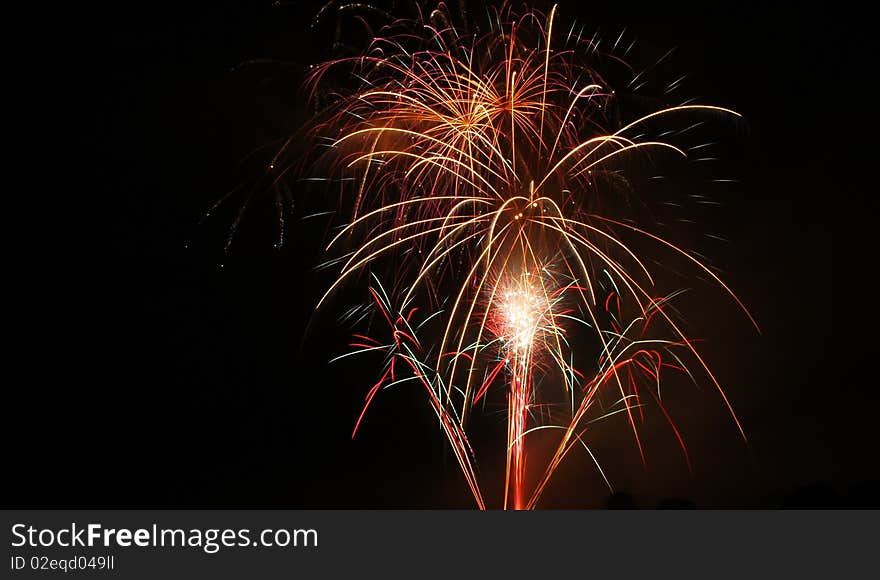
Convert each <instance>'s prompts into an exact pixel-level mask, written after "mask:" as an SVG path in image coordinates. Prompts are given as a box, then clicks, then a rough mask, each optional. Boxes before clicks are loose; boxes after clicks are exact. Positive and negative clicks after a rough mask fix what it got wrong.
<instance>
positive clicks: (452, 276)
mask: <svg viewBox="0 0 880 580" xmlns="http://www.w3.org/2000/svg"><path fill="white" fill-rule="evenodd" d="M452 20H453V18H452V16H451V15H449V14H448V13H447V12H446V11H445V9H444V8H443V7H442V6H441V7H440V8H438V9H437V10H435V11H433V12H431V13H430V14H429V15H428V16H427V17H419V18H416V19H407V20H392V21H391V23H390V24H388V25H387V26H385V27H384V28H383V29H382V30H381V31H380V32H378V33H377V34H376V35H375V37H374V38H373V39H372V41H371V43H370V45H369V48H368V49H367V50H366V51H365V52H364V53H362V54H358V55H357V56H353V57H346V58H341V59H337V60H333V61H329V62H326V63H324V64H322V65H320V66H317V67H315V68H314V69H313V73H312V75H311V77H310V81H309V83H310V86H311V87H313V88H314V89H315V91H317V88H318V87H322V86H324V85H325V84H327V83H328V82H329V81H328V78H330V77H332V76H339V75H340V73H341V74H342V76H343V77H346V78H351V79H357V81H358V82H357V86H355V87H351V88H350V89H348V90H338V91H336V92H335V93H334V96H333V99H332V100H330V102H329V104H328V105H327V107H326V110H325V112H324V114H323V116H322V119H321V122H320V123H317V124H316V125H315V127H314V129H313V141H312V142H315V143H322V144H324V145H326V147H325V148H324V149H323V151H324V153H323V154H322V156H321V159H320V160H319V163H320V164H323V165H321V167H323V168H324V169H323V170H324V171H325V172H326V174H327V175H328V180H330V179H335V180H338V182H339V183H340V184H342V187H343V191H344V195H345V196H346V200H348V201H347V203H348V204H350V205H349V207H350V219H349V220H348V223H346V224H345V225H344V226H343V227H342V228H341V229H340V231H339V232H338V233H336V235H335V236H334V237H333V238H332V240H330V242H329V244H328V246H327V251H328V252H329V253H330V254H332V257H331V259H329V260H328V262H327V264H326V265H327V266H332V267H338V268H339V275H338V277H337V278H336V279H335V280H334V281H333V282H332V284H330V286H329V288H328V289H327V292H326V293H325V294H324V296H323V297H322V298H321V299H320V301H319V304H318V306H319V307H320V306H321V305H323V304H324V303H325V302H326V300H327V299H328V298H329V297H330V296H331V295H332V294H333V293H334V291H336V290H337V289H338V288H340V287H341V286H343V285H344V284H346V283H347V282H349V281H352V280H354V279H357V278H359V277H361V276H362V275H363V274H364V273H366V272H372V273H373V283H372V284H371V288H370V293H371V297H372V298H371V305H372V307H373V308H374V309H375V312H377V313H378V314H379V316H380V319H381V320H382V321H384V325H385V326H386V327H387V328H388V331H389V333H388V334H387V335H386V334H383V335H382V336H379V335H373V336H368V335H367V334H359V335H356V340H354V341H353V343H352V346H353V348H355V349H356V350H354V351H353V352H352V353H350V354H357V353H366V352H374V353H375V352H381V353H382V354H384V369H383V371H382V373H381V374H380V379H379V381H377V383H375V385H374V386H373V387H372V388H371V389H370V390H369V391H368V393H367V396H366V399H365V404H364V408H363V411H362V413H361V415H360V417H359V418H358V420H357V422H356V424H355V429H354V432H355V433H356V432H357V430H358V428H359V426H360V425H361V422H362V420H363V418H364V416H365V414H366V413H367V411H368V410H369V409H370V408H371V406H372V402H373V399H374V397H375V396H376V394H377V393H378V392H379V391H380V390H381V389H382V388H387V387H390V386H394V385H397V384H401V383H404V382H410V383H415V384H418V385H420V387H421V388H423V389H424V391H425V393H426V396H427V399H428V401H429V403H430V405H431V408H432V409H433V411H434V412H435V414H436V416H437V418H438V421H439V424H440V426H441V430H442V432H443V433H444V435H445V437H446V439H447V440H448V442H449V445H450V448H451V449H452V452H453V454H454V455H455V457H456V460H457V462H458V464H459V466H460V468H461V471H462V473H463V475H464V477H465V480H466V481H467V484H468V486H469V488H470V490H471V492H472V494H473V497H474V500H475V502H476V504H477V506H478V507H480V508H485V507H487V506H486V502H485V500H484V495H483V491H482V490H483V486H484V485H485V482H482V481H481V479H480V475H479V470H478V468H477V457H476V454H475V453H474V450H473V447H472V446H471V443H470V441H469V440H468V436H467V425H468V423H469V419H470V417H471V415H472V414H473V412H474V410H475V407H476V405H477V404H478V403H480V402H481V401H483V400H485V399H486V398H487V397H488V396H489V395H490V394H491V393H493V392H496V391H497V392H499V393H500V392H503V393H504V400H505V407H506V420H507V445H506V451H505V454H506V476H505V480H504V500H503V506H504V507H505V508H507V507H512V508H516V509H524V508H533V507H535V506H536V504H537V502H538V501H539V499H540V497H541V494H542V493H543V491H544V490H545V488H546V486H547V484H548V482H549V481H550V479H551V478H552V476H553V474H554V472H555V471H556V470H557V468H558V467H559V465H560V463H561V462H562V461H563V459H564V458H565V457H566V455H567V454H568V453H569V452H570V451H571V450H572V449H574V448H583V449H585V450H586V452H587V453H588V454H589V455H590V456H591V457H592V458H593V461H596V459H595V457H593V454H592V452H591V451H590V448H589V446H588V444H587V441H586V433H587V430H588V429H589V425H590V424H591V423H592V422H593V421H595V420H597V419H598V418H603V417H607V416H610V415H621V416H625V417H626V419H627V421H628V423H629V425H630V426H631V429H632V433H633V436H634V439H635V441H636V444H637V447H638V450H639V453H642V457H643V460H644V454H643V450H642V449H643V448H642V443H641V441H640V437H639V432H638V429H637V422H638V416H639V414H640V413H641V412H642V411H641V409H642V406H643V404H644V402H645V401H646V400H653V401H654V402H655V403H656V404H657V405H658V406H659V407H660V409H661V410H663V413H664V415H665V416H666V417H667V419H669V423H670V425H671V426H672V429H673V431H674V433H675V436H676V437H677V439H678V441H679V442H680V443H681V447H682V450H683V452H684V454H685V457H686V458H687V451H686V448H685V446H684V442H683V440H682V438H681V436H680V434H679V432H678V430H677V429H676V428H675V425H674V424H673V423H672V420H671V418H670V417H669V415H668V413H666V410H665V408H664V407H663V404H662V398H661V396H660V382H661V375H665V373H667V372H681V373H686V374H687V375H689V376H691V377H692V378H693V377H694V376H695V374H697V373H699V374H702V375H703V376H705V377H707V378H708V380H709V381H711V382H712V383H713V384H714V385H715V387H716V388H717V391H718V393H720V395H721V397H722V399H723V401H724V403H725V404H726V405H727V407H728V409H729V411H730V415H731V417H732V418H733V421H734V423H735V424H736V426H737V428H738V429H739V430H740V432H743V430H742V427H741V426H740V423H739V420H738V419H737V418H736V415H735V413H734V411H733V407H732V406H731V405H730V403H729V402H728V400H727V398H726V396H725V395H724V392H723V390H722V389H721V386H720V384H719V382H718V380H717V379H716V378H715V376H714V375H713V374H712V372H711V370H710V369H709V366H708V364H707V363H706V362H705V360H704V358H703V356H702V355H701V353H700V352H699V351H698V349H697V348H696V346H695V344H694V341H692V340H691V339H689V338H688V337H687V336H686V335H685V333H684V331H683V325H682V322H681V317H680V316H679V315H678V313H677V311H675V310H674V309H673V308H672V306H671V304H672V301H673V299H674V298H675V296H676V293H672V294H665V295H660V293H659V292H658V289H657V287H656V286H657V284H656V282H655V274H654V272H652V269H651V267H649V264H652V263H653V261H652V260H653V257H652V255H651V254H650V253H646V250H644V248H645V247H653V248H655V249H657V250H662V251H667V252H671V253H673V254H677V255H679V256H680V257H681V258H682V259H683V260H685V261H687V262H688V263H689V264H690V265H691V266H692V267H693V268H694V270H695V271H696V272H697V273H699V274H701V275H705V276H707V277H708V278H710V279H711V280H712V281H714V282H715V283H716V284H718V285H719V286H720V287H721V288H722V289H723V290H724V291H726V292H727V293H728V294H729V295H730V296H731V297H732V299H733V300H734V301H736V303H737V304H739V306H740V307H742V309H743V311H744V312H745V313H746V315H747V316H748V317H749V318H750V319H751V316H750V315H749V314H748V312H747V311H746V309H745V308H744V307H743V306H742V303H741V302H740V301H739V299H738V298H737V297H736V296H735V295H734V294H733V292H732V291H731V290H730V288H729V287H728V286H727V285H726V284H725V283H724V282H723V281H722V280H721V279H720V278H719V277H718V276H717V275H716V274H715V272H714V271H713V270H712V269H711V268H710V267H708V266H707V265H705V264H704V262H703V261H702V260H700V259H698V258H697V257H695V256H694V255H692V253H690V252H688V251H687V250H685V249H683V248H680V247H679V246H678V245H676V244H675V243H674V242H673V241H670V240H667V239H665V238H664V237H661V236H660V235H658V234H657V233H654V232H652V231H650V230H649V229H648V228H647V227H644V226H642V225H639V223H638V221H636V220H634V219H628V217H627V216H623V217H621V216H619V215H617V214H614V213H612V212H609V211H605V209H606V208H607V207H609V206H611V205H613V204H614V203H615V197H617V196H622V195H626V196H629V195H630V193H626V194H623V193H621V187H620V182H621V181H622V180H625V173H626V169H627V167H629V166H630V165H631V164H634V163H638V162H645V161H647V162H650V163H656V162H659V161H662V160H663V159H664V158H665V157H666V156H679V157H687V153H686V151H685V150H684V149H683V148H681V147H679V146H677V145H676V144H674V143H672V142H670V141H668V140H664V139H663V138H659V137H658V138H652V137H650V135H651V134H653V133H652V131H656V127H657V126H658V125H660V124H662V123H672V122H675V121H676V120H680V119H681V118H683V117H686V116H694V115H701V116H710V117H714V116H718V117H726V118H736V117H738V116H739V115H738V114H737V113H735V112H734V111H732V110H729V109H725V108H722V107H717V106H711V105H701V104H692V103H689V104H681V105H677V106H671V107H666V108H659V109H656V110H653V111H650V112H648V113H647V114H644V115H642V116H641V117H638V118H635V119H633V120H632V121H629V122H622V121H621V120H620V119H621V116H620V113H619V102H618V99H617V96H616V93H615V91H614V90H613V88H612V87H611V86H610V85H609V83H608V82H606V80H605V79H604V78H603V75H602V74H601V73H600V69H599V68H598V67H597V66H596V64H595V63H596V62H600V61H601V58H600V56H602V55H601V53H600V51H599V50H598V47H597V45H596V43H595V42H594V41H593V40H585V39H583V38H582V37H581V35H580V34H578V35H575V34H574V33H573V32H574V27H572V28H571V29H569V30H568V31H567V32H568V33H567V34H566V33H564V32H563V33H560V32H559V31H558V28H557V27H558V26H559V24H558V23H557V16H556V8H555V7H554V8H553V9H552V10H551V11H550V13H549V14H546V15H544V14H541V13H540V12H537V11H524V12H519V13H518V12H515V11H513V10H511V9H509V8H507V7H503V8H501V9H499V10H497V11H496V12H495V13H494V15H493V16H492V17H491V18H490V22H491V28H490V30H489V31H488V32H486V33H481V34H476V33H468V32H467V31H466V30H465V29H464V28H462V27H460V26H455V25H453V24H451V22H452ZM604 58H605V59H616V57H613V56H611V55H604ZM667 134H668V133H667ZM635 238H641V239H642V241H641V242H639V243H638V244H637V245H634V244H632V243H631V242H629V241H628V240H632V239H635ZM645 242H647V244H645ZM376 272H384V274H382V275H381V276H376V275H375V273H376ZM380 279H381V280H383V281H385V280H390V284H382V283H380ZM658 295H660V297H658ZM422 312H428V313H430V314H429V315H428V316H425V317H421V318H420V313H422ZM752 322H754V321H753V320H752ZM575 337H577V340H575ZM588 344H595V352H592V353H590V352H583V351H584V350H586V348H585V347H584V346H583V345H588ZM590 357H592V358H591V359H590ZM585 360H592V362H590V363H586V362H583V361H585ZM576 361H582V362H581V364H576ZM551 377H556V379H555V381H556V382H557V383H560V384H561V385H562V387H563V388H562V389H561V392H563V393H564V394H565V396H564V397H563V398H562V400H557V401H551V400H549V399H550V398H551V397H552V393H553V392H555V391H554V390H553V389H551V388H549V387H548V386H547V385H548V384H549V383H550V382H552V381H551ZM606 391H607V392H609V393H611V394H613V397H612V398H613V399H614V403H613V404H612V405H611V406H610V407H608V406H599V407H600V408H601V409H602V410H601V411H599V412H598V413H597V412H596V409H597V402H598V400H599V395H600V393H602V392H606ZM560 409H564V410H560ZM539 430H556V432H557V433H558V434H559V438H558V441H557V444H556V446H555V450H554V451H553V452H552V453H551V454H550V456H549V457H530V459H529V470H528V471H527V469H526V457H527V447H528V445H527V444H528V439H529V437H530V435H531V434H532V433H535V432H536V431H539ZM743 437H745V434H744V432H743ZM688 462H689V460H688ZM596 466H597V467H598V468H599V470H600V472H601V467H599V463H598V462H597V461H596ZM602 475H603V477H604V475H605V474H604V473H603V474H602ZM606 481H607V479H606Z"/></svg>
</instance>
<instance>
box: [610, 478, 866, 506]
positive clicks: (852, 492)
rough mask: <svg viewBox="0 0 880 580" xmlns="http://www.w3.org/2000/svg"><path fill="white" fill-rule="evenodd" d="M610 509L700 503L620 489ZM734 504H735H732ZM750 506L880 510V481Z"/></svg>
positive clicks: (810, 489)
mask: <svg viewBox="0 0 880 580" xmlns="http://www.w3.org/2000/svg"><path fill="white" fill-rule="evenodd" d="M604 507H605V508H606V509H618V510H621V509H678V510H682V509H696V508H697V507H698V506H697V505H696V503H694V502H693V501H691V500H689V499H683V498H664V499H661V500H660V501H659V502H658V503H657V505H642V506H640V505H639V504H638V503H637V502H636V499H635V497H633V495H632V494H631V493H628V492H625V491H618V492H615V493H613V494H611V495H610V496H608V498H607V499H606V500H605V503H604ZM705 507H723V506H705ZM731 507H733V506H731ZM742 507H747V508H749V507H750V508H770V509H773V508H775V509H880V481H867V482H864V483H859V484H856V485H853V486H851V487H849V488H847V489H846V490H843V491H841V492H839V491H838V490H836V489H835V488H834V487H832V486H830V485H828V484H825V483H810V484H807V485H803V486H800V487H797V488H795V489H793V490H789V491H785V492H780V493H776V494H773V495H771V496H769V497H766V498H763V499H760V500H758V501H756V502H755V503H754V504H753V505H744V506H742Z"/></svg>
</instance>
